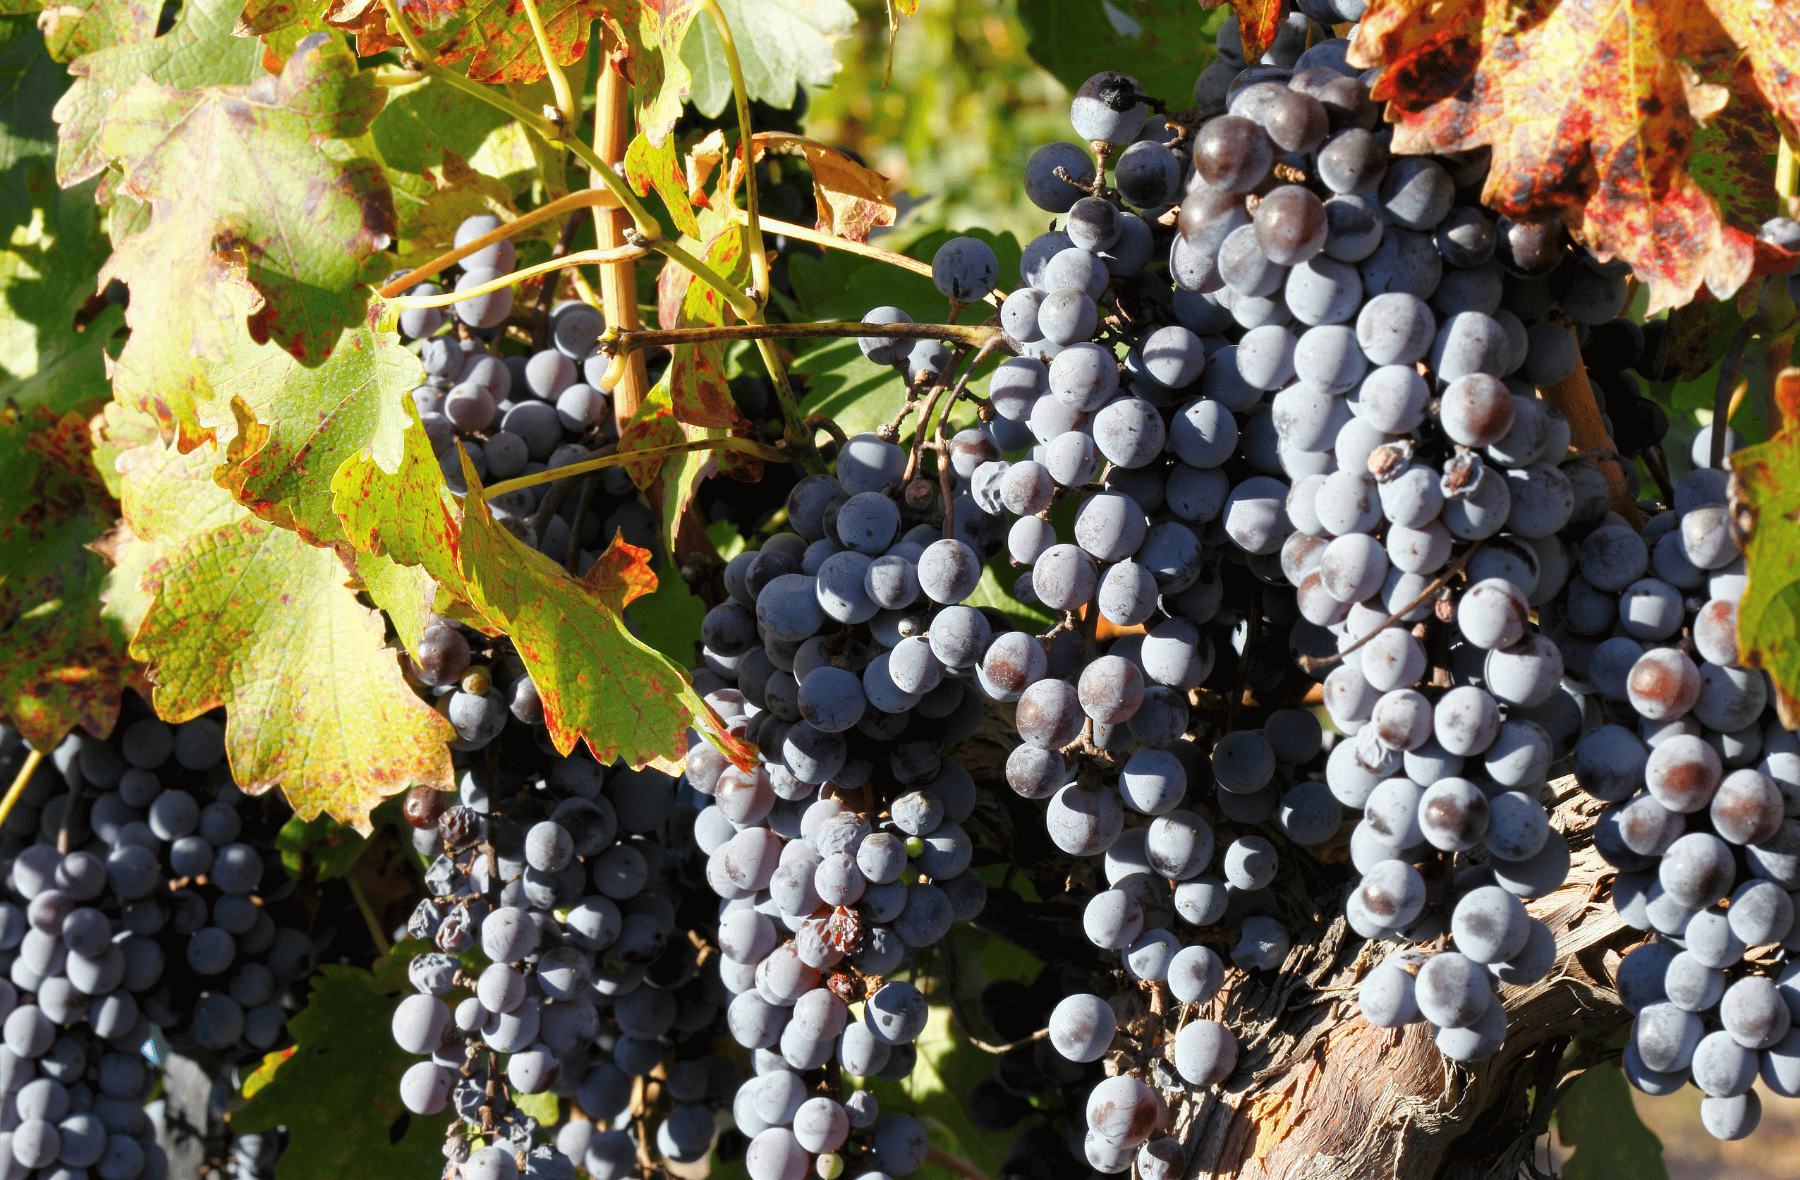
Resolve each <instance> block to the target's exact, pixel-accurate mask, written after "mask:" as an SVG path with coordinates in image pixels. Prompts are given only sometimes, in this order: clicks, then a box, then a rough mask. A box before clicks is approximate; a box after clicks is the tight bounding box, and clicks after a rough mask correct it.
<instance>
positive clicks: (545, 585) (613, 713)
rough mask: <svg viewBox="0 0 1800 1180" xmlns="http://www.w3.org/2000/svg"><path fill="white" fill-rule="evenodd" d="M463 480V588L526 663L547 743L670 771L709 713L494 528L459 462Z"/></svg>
mask: <svg viewBox="0 0 1800 1180" xmlns="http://www.w3.org/2000/svg"><path fill="white" fill-rule="evenodd" d="M463 473H464V478H465V479H466V480H467V481H468V487H469V494H468V496H467V497H466V499H465V500H464V502H463V531H462V537H461V542H460V544H459V547H458V557H459V561H460V565H461V569H462V574H463V578H464V580H465V582H466V583H467V585H468V586H469V588H470V590H471V591H472V592H473V593H474V597H475V604H476V606H477V607H478V608H480V610H481V611H482V613H483V614H485V615H487V617H489V618H491V619H494V620H496V621H498V622H500V623H501V625H502V626H503V627H504V628H505V631H506V633H507V635H509V636H510V637H511V638H512V641H513V646H514V647H515V648H517V649H518V652H519V655H520V657H521V658H522V659H523V660H524V661H525V667H526V670H527V671H528V672H530V674H531V680H532V683H533V684H535V685H537V688H538V692H539V693H540V694H541V695H542V697H543V699H544V725H545V727H546V728H547V729H548V730H549V731H550V739H551V741H552V742H553V743H555V745H556V748H557V749H558V750H560V751H561V752H563V753H565V754H566V753H568V752H569V751H570V750H571V749H573V748H574V746H575V743H576V742H577V741H581V740H585V741H586V742H587V744H588V748H589V749H590V750H592V751H593V753H594V757H595V758H597V759H598V760H599V761H600V762H601V763H602V764H604V763H608V762H611V761H612V760H613V759H614V758H623V759H625V761H626V762H628V763H630V764H631V765H632V766H634V767H641V766H644V765H653V766H656V767H657V768H658V769H665V770H673V769H674V768H675V766H676V765H677V764H678V763H679V761H680V760H681V759H682V758H684V757H685V755H686V750H687V739H686V733H687V730H688V728H689V727H690V726H693V725H694V724H695V723H696V722H697V721H703V720H705V719H709V718H712V717H713V714H712V711H711V709H710V708H709V707H708V706H707V704H706V702H705V701H703V700H701V699H700V696H699V694H698V693H696V692H695V691H694V688H693V686H692V685H691V684H689V683H688V680H687V678H686V676H685V675H683V673H682V672H681V670H680V669H678V668H676V667H675V665H673V664H671V663H670V662H669V661H668V659H667V658H666V657H664V656H663V655H662V654H661V653H660V652H658V651H656V650H655V649H654V648H650V647H646V646H645V645H644V644H643V643H641V642H639V641H638V639H637V638H636V637H635V636H633V635H632V634H631V632H630V631H628V630H626V628H625V623H624V620H623V619H622V618H621V617H620V616H619V614H618V612H617V611H615V610H613V609H612V608H611V606H610V605H609V604H608V602H607V601H606V599H605V598H603V597H602V595H601V594H600V593H599V592H598V591H597V590H595V589H594V588H593V587H591V586H589V585H587V584H585V583H582V582H578V581H576V580H575V579H574V578H571V577H569V575H568V574H567V573H565V572H564V571H563V569H562V567H561V566H559V565H557V564H556V563H555V562H553V561H551V560H550V559H549V558H547V557H545V556H544V555H543V554H541V553H539V552H537V551H536V550H535V549H530V548H527V547H526V546H525V545H524V544H523V543H522V542H520V541H519V539H518V538H516V537H514V536H513V535H512V534H511V533H510V532H508V531H507V530H506V529H505V528H503V527H501V526H500V525H499V524H498V523H497V522H496V521H495V520H494V518H493V514H492V513H490V512H489V511H488V507H487V505H486V504H485V503H483V502H482V500H481V490H480V488H481V481H480V479H479V478H478V477H477V476H476V474H475V470H474V468H473V467H471V466H470V465H469V463H468V459H467V457H466V456H464V459H463ZM614 592H617V593H622V591H621V590H617V589H615V590H614ZM720 728H721V730H722V728H723V727H720ZM739 754H740V756H747V755H748V750H747V749H743V750H740V751H739Z"/></svg>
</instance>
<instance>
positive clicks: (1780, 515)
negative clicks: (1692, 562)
mask: <svg viewBox="0 0 1800 1180" xmlns="http://www.w3.org/2000/svg"><path fill="white" fill-rule="evenodd" d="M1774 400H1775V407H1776V410H1777V413H1778V420H1779V421H1780V422H1781V423H1782V427H1781V429H1780V430H1779V431H1777V432H1776V434H1775V436H1774V437H1773V438H1771V439H1769V441H1768V442H1765V443H1759V444H1757V445H1756V446H1753V447H1747V448H1745V449H1744V450H1741V451H1738V452H1736V453H1735V454H1733V455H1732V456H1731V470H1732V474H1733V476H1734V477H1735V478H1734V480H1733V483H1734V484H1735V485H1736V488H1737V492H1738V497H1739V498H1738V499H1736V500H1734V503H1733V508H1734V511H1735V516H1736V519H1737V522H1738V524H1739V525H1740V527H1744V528H1746V529H1747V531H1748V534H1749V535H1748V536H1747V537H1746V538H1745V542H1744V558H1745V563H1746V572H1747V574H1748V579H1749V580H1748V582H1747V583H1746V585H1745V587H1744V597H1743V600H1742V601H1741V602H1740V603H1739V605H1738V658H1739V659H1740V660H1741V661H1742V662H1743V664H1744V665H1745V666H1746V667H1750V668H1761V669H1763V670H1764V671H1765V672H1767V673H1768V674H1769V679H1770V680H1772V681H1773V682H1774V684H1775V687H1776V689H1777V690H1778V691H1780V692H1781V693H1783V694H1784V695H1785V696H1787V697H1789V698H1800V523H1797V521H1800V480H1796V479H1795V478H1794V473H1795V472H1796V471H1800V369H1784V370H1782V372H1781V373H1780V374H1778V375H1777V376H1776V379H1775V389H1774Z"/></svg>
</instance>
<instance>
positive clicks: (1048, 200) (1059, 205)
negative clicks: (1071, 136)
mask: <svg viewBox="0 0 1800 1180" xmlns="http://www.w3.org/2000/svg"><path fill="white" fill-rule="evenodd" d="M1059 168H1060V169H1062V170H1063V171H1064V172H1065V173H1067V175H1068V176H1069V180H1063V179H1061V178H1059V177H1058V176H1057V175H1056V171H1057V169H1059ZM1093 178H1094V162H1093V159H1092V158H1091V157H1090V156H1089V155H1088V153H1087V152H1085V151H1083V150H1082V149H1081V148H1079V147H1076V146H1075V145H1074V144H1072V143H1049V144H1045V145H1044V146H1043V147H1041V148H1039V149H1037V150H1036V151H1035V152H1033V153H1031V158H1030V159H1029V160H1027V161H1026V162H1025V172H1024V183H1025V195H1026V196H1027V197H1029V198H1030V199H1031V203H1032V204H1034V205H1036V206H1037V207H1038V208H1040V209H1043V210H1045V211H1046V212H1050V213H1067V212H1068V211H1069V208H1070V207H1071V206H1072V205H1074V204H1075V202H1076V201H1078V200H1080V199H1081V197H1082V189H1081V188H1080V187H1079V185H1080V184H1085V183H1091V182H1092V180H1093ZM1070 181H1074V182H1075V183H1070Z"/></svg>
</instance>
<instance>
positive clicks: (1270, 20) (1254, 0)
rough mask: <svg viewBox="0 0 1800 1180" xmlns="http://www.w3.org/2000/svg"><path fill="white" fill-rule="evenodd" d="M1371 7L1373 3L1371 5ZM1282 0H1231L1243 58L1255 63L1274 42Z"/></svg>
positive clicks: (1206, 0) (1210, 4) (1209, 3)
mask: <svg viewBox="0 0 1800 1180" xmlns="http://www.w3.org/2000/svg"><path fill="white" fill-rule="evenodd" d="M1223 3H1225V0H1200V7H1201V8H1203V9H1205V8H1217V7H1218V6H1219V5H1221V4H1223ZM1371 7H1373V5H1371ZM1283 8H1284V5H1283V3H1282V0H1231V11H1232V12H1233V13H1235V14H1236V15H1237V19H1238V33H1239V35H1241V36H1242V37H1243V39H1244V60H1245V61H1247V62H1251V63H1253V64H1254V63H1255V62H1257V61H1258V60H1260V59H1261V58H1262V55H1263V54H1265V53H1267V52H1268V51H1269V46H1271V45H1273V44H1275V34H1276V32H1277V31H1278V30H1279V29H1280V28H1281V18H1282V16H1283V15H1285V14H1284V13H1283V11H1282V10H1283Z"/></svg>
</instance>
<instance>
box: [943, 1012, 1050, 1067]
mask: <svg viewBox="0 0 1800 1180" xmlns="http://www.w3.org/2000/svg"><path fill="white" fill-rule="evenodd" d="M956 1019H957V1023H959V1024H961V1023H962V1012H961V1010H960V1009H959V1010H958V1011H957V1013H956ZM963 1035H964V1036H965V1037H968V1041H969V1044H971V1045H973V1046H975V1047H976V1048H977V1049H980V1050H981V1051H982V1052H983V1053H992V1054H994V1055H995V1056H999V1055H1000V1054H1002V1053H1009V1052H1011V1051H1012V1050H1014V1049H1017V1048H1019V1047H1020V1046H1021V1045H1029V1044H1031V1043H1032V1042H1033V1041H1041V1040H1043V1039H1044V1038H1045V1037H1047V1036H1049V1035H1050V1030H1049V1029H1048V1028H1040V1029H1038V1030H1037V1031H1036V1032H1034V1033H1032V1034H1031V1035H1030V1036H1025V1037H1020V1038H1019V1039H1018V1040H1016V1041H1014V1042H1012V1043H1011V1044H1010V1045H990V1044H988V1043H987V1042H986V1041H981V1040H976V1039H975V1038H974V1037H973V1036H970V1035H969V1030H968V1026H967V1025H964V1027H963Z"/></svg>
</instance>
